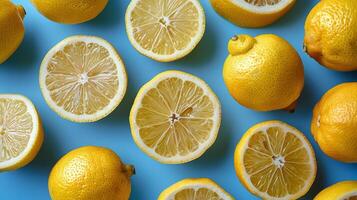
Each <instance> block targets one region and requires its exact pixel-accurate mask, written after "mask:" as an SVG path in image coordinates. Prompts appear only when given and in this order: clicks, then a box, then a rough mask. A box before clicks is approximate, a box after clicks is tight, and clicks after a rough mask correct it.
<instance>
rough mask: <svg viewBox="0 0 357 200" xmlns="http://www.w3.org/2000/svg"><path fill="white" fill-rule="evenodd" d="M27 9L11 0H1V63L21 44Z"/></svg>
mask: <svg viewBox="0 0 357 200" xmlns="http://www.w3.org/2000/svg"><path fill="white" fill-rule="evenodd" d="M25 14H26V12H25V10H24V8H23V7H22V6H16V5H14V4H13V3H11V1H9V0H0V64H2V63H3V62H5V61H6V60H7V59H8V58H9V57H10V56H11V55H12V54H13V53H14V52H15V51H16V49H17V48H18V47H19V46H20V44H21V42H22V40H23V38H24V35H25V27H24V24H23V19H24V17H25Z"/></svg>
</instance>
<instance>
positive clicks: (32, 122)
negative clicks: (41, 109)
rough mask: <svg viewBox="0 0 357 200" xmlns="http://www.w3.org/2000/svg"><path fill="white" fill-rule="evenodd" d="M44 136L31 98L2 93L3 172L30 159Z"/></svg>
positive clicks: (0, 156) (0, 168) (0, 161)
mask: <svg viewBox="0 0 357 200" xmlns="http://www.w3.org/2000/svg"><path fill="white" fill-rule="evenodd" d="M43 135H44V134H43V129H42V124H41V121H40V118H39V116H38V114H37V111H36V109H35V107H34V105H33V104H32V102H31V101H30V100H29V99H27V98H26V97H24V96H21V95H14V94H1V95H0V171H7V170H15V169H18V168H20V167H23V166H25V165H27V164H28V163H29V162H31V161H32V160H33V159H34V158H35V156H36V155H37V153H38V151H39V150H40V148H41V145H42V142H43V137H44V136H43Z"/></svg>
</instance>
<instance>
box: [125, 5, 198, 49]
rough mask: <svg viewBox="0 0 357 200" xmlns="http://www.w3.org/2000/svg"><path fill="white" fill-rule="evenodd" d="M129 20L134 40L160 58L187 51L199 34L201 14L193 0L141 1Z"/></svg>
mask: <svg viewBox="0 0 357 200" xmlns="http://www.w3.org/2000/svg"><path fill="white" fill-rule="evenodd" d="M130 20H131V23H132V26H133V34H134V38H135V40H136V41H137V42H138V43H139V44H140V46H141V47H142V48H144V49H145V50H148V51H151V52H153V53H155V54H159V55H171V54H173V53H175V52H176V51H179V50H183V49H185V48H186V47H187V46H188V45H189V44H190V42H191V40H192V38H193V37H195V35H196V34H197V32H198V30H199V14H198V10H197V8H196V6H195V5H194V4H193V3H192V1H191V0H141V1H139V3H138V4H137V5H136V7H135V9H134V10H133V12H132V13H131V19H130Z"/></svg>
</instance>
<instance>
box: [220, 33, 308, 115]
mask: <svg viewBox="0 0 357 200" xmlns="http://www.w3.org/2000/svg"><path fill="white" fill-rule="evenodd" d="M228 50H229V52H230V54H229V55H228V57H227V59H226V61H225V63H224V67H223V78H224V81H225V83H226V86H227V88H228V90H229V92H230V94H231V95H232V96H233V97H234V99H235V100H236V101H237V102H238V103H240V104H241V105H243V106H245V107H247V108H250V109H253V110H257V111H272V110H280V109H286V108H289V109H294V105H295V103H296V101H297V99H298V98H299V96H300V94H301V91H302V89H303V86H304V67H303V64H302V61H301V59H300V57H299V55H298V53H297V52H296V50H295V49H294V48H293V47H292V46H291V45H290V44H289V43H288V42H287V41H285V40H284V39H282V38H280V37H278V36H276V35H272V34H266V35H260V36H257V37H255V38H253V37H251V36H248V35H239V36H235V37H233V38H232V39H231V41H230V42H229V45H228ZM290 107H291V108H290Z"/></svg>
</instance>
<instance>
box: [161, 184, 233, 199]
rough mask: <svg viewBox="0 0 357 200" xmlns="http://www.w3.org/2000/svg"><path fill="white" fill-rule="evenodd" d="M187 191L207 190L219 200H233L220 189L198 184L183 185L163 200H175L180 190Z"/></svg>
mask: <svg viewBox="0 0 357 200" xmlns="http://www.w3.org/2000/svg"><path fill="white" fill-rule="evenodd" d="M187 189H193V190H195V191H197V190H199V189H208V190H211V191H213V192H215V193H216V194H218V196H219V197H220V198H222V199H223V200H233V199H232V198H231V197H230V196H228V195H227V194H226V192H225V191H223V190H222V189H221V188H219V187H217V186H215V185H211V184H199V183H196V184H189V185H185V186H182V187H179V188H177V189H176V190H175V191H174V192H173V193H171V194H170V195H169V196H168V197H167V198H166V199H165V200H175V195H176V194H177V193H179V192H181V191H182V190H187ZM217 200H218V199H217Z"/></svg>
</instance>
